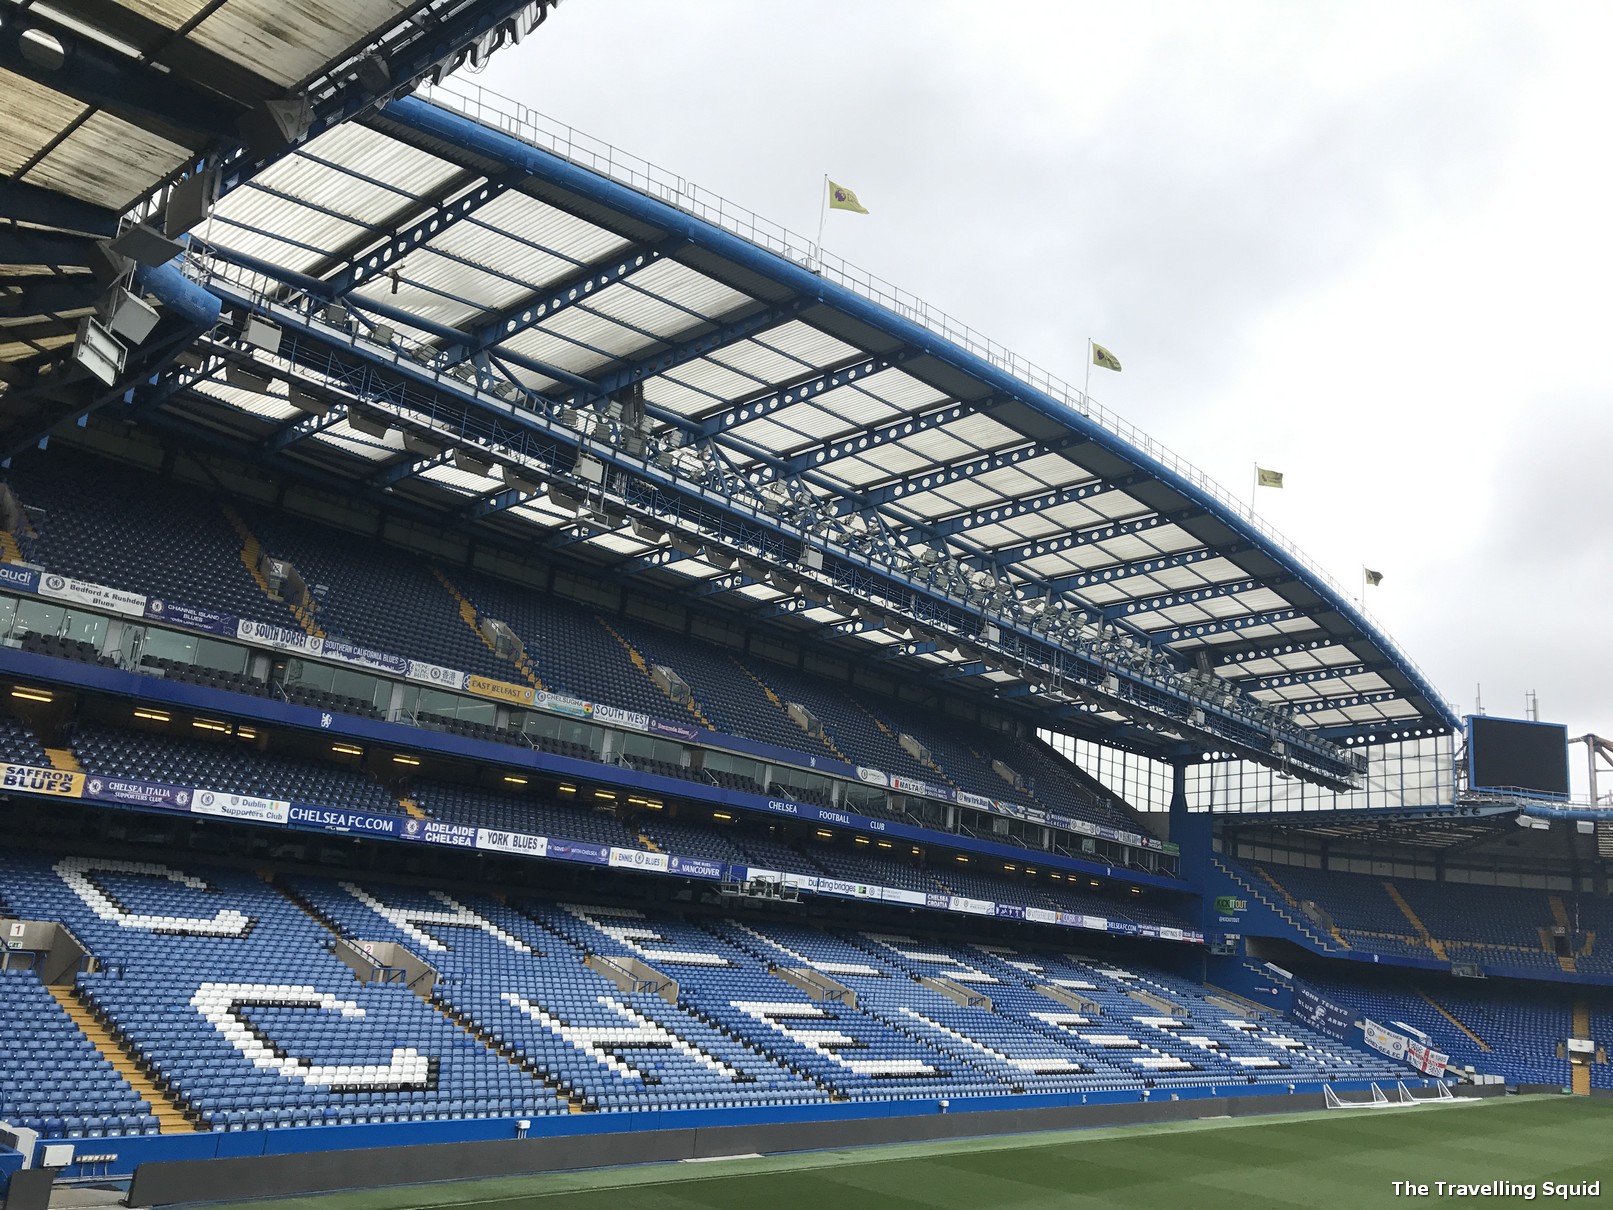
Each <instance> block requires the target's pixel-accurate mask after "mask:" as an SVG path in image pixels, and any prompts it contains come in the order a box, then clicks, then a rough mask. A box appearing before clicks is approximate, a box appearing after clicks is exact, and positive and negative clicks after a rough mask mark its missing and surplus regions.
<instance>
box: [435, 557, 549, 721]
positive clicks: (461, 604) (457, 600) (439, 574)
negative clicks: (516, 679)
mask: <svg viewBox="0 0 1613 1210" xmlns="http://www.w3.org/2000/svg"><path fill="white" fill-rule="evenodd" d="M431 574H432V576H433V577H434V578H435V579H436V581H437V583H439V584H441V585H442V586H443V588H444V590H446V591H447V593H448V595H449V596H450V597H452V598H453V599H454V605H455V607H456V608H457V609H458V610H459V618H460V620H461V621H462V622H464V623H465V625H467V626H469V627H470V628H471V631H472V632H473V633H474V634H475V635H476V637H477V638H478V639H480V640H481V642H482V646H484V647H486V648H487V650H488V651H489V652H491V653H492V654H493V655H495V656H497V655H498V649H497V648H496V647H494V646H493V643H492V641H491V640H490V639H489V638H488V637H487V636H486V635H485V634H483V633H482V627H481V624H480V619H481V614H480V613H479V612H478V611H477V609H476V605H475V603H474V602H472V601H471V599H470V598H469V597H467V596H466V595H465V594H464V593H462V592H461V591H459V586H458V585H457V584H455V583H454V582H453V581H452V580H450V579H449V578H448V576H447V573H445V572H444V571H443V570H442V569H441V568H437V567H433V568H431ZM513 664H514V667H515V670H516V671H517V672H519V673H520V674H521V676H522V678H523V679H524V680H525V681H526V682H527V683H528V684H529V685H531V686H532V687H533V688H534V689H537V690H539V691H540V692H541V691H542V689H543V687H544V686H543V682H542V681H540V680H539V679H538V674H537V673H536V672H535V671H533V668H532V661H531V660H530V659H528V658H527V654H526V651H525V650H524V649H523V650H522V652H521V654H520V656H519V657H517V658H516V659H515V660H514V661H513Z"/></svg>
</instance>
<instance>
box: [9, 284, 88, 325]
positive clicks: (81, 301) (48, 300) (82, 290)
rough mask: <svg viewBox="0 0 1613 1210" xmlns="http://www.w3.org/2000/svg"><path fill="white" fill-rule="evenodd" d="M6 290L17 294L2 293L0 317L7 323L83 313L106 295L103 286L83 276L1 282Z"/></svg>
mask: <svg viewBox="0 0 1613 1210" xmlns="http://www.w3.org/2000/svg"><path fill="white" fill-rule="evenodd" d="M4 287H14V288H15V292H13V291H11V290H7V291H6V292H5V293H0V317H4V318H6V319H21V318H23V317H25V316H29V315H47V314H50V313H53V312H57V311H79V310H83V309H84V308H86V307H93V306H94V305H95V302H96V300H97V299H98V298H100V297H101V295H102V294H104V293H105V292H106V290H105V287H103V286H102V285H101V283H100V282H98V281H96V280H95V279H94V278H93V277H85V276H84V275H83V274H81V273H79V274H74V275H73V276H72V277H40V276H35V277H6V278H0V288H4ZM14 330H15V329H7V331H14Z"/></svg>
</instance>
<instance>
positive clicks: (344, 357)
mask: <svg viewBox="0 0 1613 1210" xmlns="http://www.w3.org/2000/svg"><path fill="white" fill-rule="evenodd" d="M213 285H214V289H215V290H216V291H218V293H219V294H220V296H221V297H223V298H224V299H225V300H226V302H227V303H228V304H229V305H230V306H231V307H233V308H236V309H237V310H239V311H243V312H258V313H261V314H264V315H265V316H266V317H268V318H270V319H272V320H274V321H275V322H276V323H278V324H280V325H281V326H282V329H283V333H284V335H283V336H282V341H281V347H280V355H281V356H282V357H284V358H285V359H287V360H288V361H290V362H292V363H293V364H295V365H297V366H299V367H302V368H303V369H304V370H305V371H307V372H309V373H311V374H312V375H314V376H316V377H322V378H326V379H328V380H329V381H331V382H332V383H335V384H337V386H336V389H339V390H341V391H344V392H350V393H352V394H353V396H354V397H355V398H356V399H359V400H361V401H363V402H364V403H365V404H366V405H369V404H370V403H371V402H372V400H373V402H376V403H378V404H379V405H380V406H382V407H384V408H386V409H401V410H403V411H405V412H415V413H420V414H423V415H425V416H428V417H430V418H431V421H432V423H433V424H434V425H440V426H448V432H447V433H446V434H445V435H446V436H447V438H448V439H449V440H455V437H454V432H455V431H457V430H460V429H462V430H463V431H465V432H470V431H471V426H472V424H473V423H474V424H475V433H476V436H477V439H478V440H481V441H486V442H490V443H491V445H492V446H493V447H499V448H504V449H510V450H512V451H514V452H515V454H516V456H517V457H521V456H523V453H522V451H524V449H525V448H526V446H527V445H528V444H530V443H531V440H532V439H533V438H535V437H541V438H543V439H544V440H546V441H547V442H548V443H550V444H551V445H552V446H554V447H555V448H562V447H566V446H574V447H578V448H581V449H584V450H586V451H587V452H588V453H589V454H590V455H591V456H593V457H596V458H598V459H599V460H600V461H602V462H604V463H605V464H606V466H607V467H608V468H610V469H609V475H608V477H607V481H606V482H607V485H610V486H609V487H608V490H610V491H618V490H619V487H618V486H617V485H616V484H617V480H618V479H619V477H620V476H621V473H622V472H624V471H625V472H631V474H632V475H633V476H634V482H635V483H636V484H637V486H636V488H635V489H634V495H635V499H634V500H633V501H632V502H631V503H630V508H632V509H634V510H643V511H646V512H648V513H649V514H650V515H652V516H657V517H659V516H661V515H663V514H681V513H682V512H683V510H684V509H685V508H688V509H690V510H692V512H691V515H696V514H701V513H709V514H711V515H713V517H714V518H715V519H716V520H717V521H718V523H719V524H721V525H722V526H723V527H724V529H725V531H730V532H727V534H726V537H725V538H724V539H723V540H725V541H727V542H729V543H730V544H734V543H737V544H738V545H741V546H745V547H755V546H757V545H762V546H765V547H767V548H768V549H769V550H770V551H772V553H771V554H766V555H764V556H763V561H773V562H777V561H778V560H779V559H782V558H785V557H786V556H785V553H784V552H786V551H787V552H790V554H791V556H792V557H793V552H795V551H797V550H798V549H799V543H800V538H799V536H798V534H797V532H796V531H795V530H794V529H793V528H792V527H788V526H786V525H784V524H783V523H781V522H779V521H778V520H777V519H775V518H772V517H770V516H768V515H767V514H766V513H765V512H764V511H762V510H761V509H760V508H759V507H758V506H756V505H755V504H754V503H753V502H751V501H750V500H749V499H748V498H743V497H740V496H733V495H728V494H726V492H725V491H719V490H718V489H716V488H710V487H708V488H701V487H699V486H698V485H694V484H690V483H688V482H686V481H683V480H681V479H679V478H678V477H676V476H674V475H672V474H670V473H667V472H665V471H662V470H661V469H660V468H658V467H656V466H655V465H654V464H653V463H645V462H643V461H642V460H639V459H637V458H634V457H632V456H629V455H625V454H623V453H621V452H620V451H616V450H612V449H610V448H608V447H607V446H604V445H601V444H599V443H593V442H590V441H588V440H586V439H584V438H583V437H581V436H580V435H578V434H577V433H576V432H575V431H573V430H571V429H568V428H566V427H565V426H563V425H560V424H559V422H558V421H557V420H555V419H552V418H551V417H550V416H548V415H547V414H546V413H545V412H542V411H534V410H532V409H529V408H526V407H522V406H520V405H517V404H513V403H510V402H508V401H501V400H499V399H497V398H495V397H493V396H489V395H487V394H485V393H482V392H478V391H477V390H476V388H475V387H474V386H473V385H471V384H468V383H462V382H460V381H458V380H457V379H455V378H453V377H452V376H444V375H440V374H435V373H433V372H432V371H431V370H430V369H429V368H427V367H423V366H420V365H418V364H417V363H413V362H411V361H409V360H408V359H407V358H404V357H401V356H399V355H398V354H397V353H396V352H394V351H392V350H389V349H384V348H381V347H380V346H374V345H370V344H368V343H366V342H362V341H358V340H355V339H354V338H353V337H352V336H351V335H349V334H346V333H338V332H336V331H334V330H332V329H329V328H326V327H324V326H323V325H321V324H319V323H317V322H315V321H313V320H311V319H309V317H308V316H306V315H305V314H302V313H300V312H299V311H297V310H296V309H295V308H292V307H288V306H285V305H283V304H275V303H273V302H271V301H269V300H265V299H262V298H259V297H257V296H255V295H253V294H252V293H251V292H249V291H246V290H243V289H241V288H239V287H236V286H233V285H232V284H231V283H229V282H228V281H226V280H223V279H217V280H215V282H214V283H213ZM749 318H750V319H751V320H752V321H753V322H760V321H757V320H756V319H755V317H754V316H751V317H749ZM691 355H698V354H691ZM549 457H550V460H551V463H552V459H553V455H550V456H549ZM775 545H776V547H777V549H776V550H774V549H773V548H774V546H775ZM832 554H833V555H834V560H835V562H834V565H833V566H834V570H833V571H832V573H831V578H832V579H833V580H834V581H835V583H836V584H837V585H838V590H839V591H842V592H844V593H847V594H848V595H855V596H857V597H858V599H869V598H872V599H884V600H887V601H890V602H893V604H891V605H889V606H888V608H892V609H899V610H901V611H902V612H909V611H912V610H916V609H918V606H919V605H920V604H923V605H925V606H926V608H927V609H929V610H931V611H933V612H935V613H936V615H937V616H938V617H941V618H944V619H946V620H945V621H944V622H943V623H942V624H943V625H945V626H946V627H947V628H949V629H952V630H955V631H961V630H964V629H967V628H968V627H970V626H972V625H974V624H975V623H976V621H977V620H978V619H979V618H981V617H991V616H992V615H990V614H989V613H986V612H985V611H983V610H980V609H976V608H971V607H968V606H966V605H960V604H959V603H957V602H956V601H954V600H952V599H951V598H949V597H947V596H946V594H944V593H941V592H938V591H937V590H935V589H934V588H932V587H929V586H927V585H925V584H924V583H922V582H921V581H918V580H916V579H913V578H911V577H908V576H907V575H905V574H904V573H903V572H901V571H899V570H896V569H893V568H887V567H884V566H881V565H879V564H877V563H875V562H873V561H872V560H870V559H869V558H867V557H866V556H862V555H858V554H856V553H855V552H852V551H849V550H841V549H838V548H836V549H833V550H832ZM898 601H900V602H904V603H905V604H903V605H901V606H898V605H896V604H894V602H898ZM764 608H767V607H764ZM922 612H923V611H922V610H920V611H919V613H922ZM914 620H915V621H916V622H918V624H920V625H921V626H922V625H925V624H926V622H925V618H924V616H919V615H918V614H914ZM996 621H997V624H998V625H999V626H1000V628H1001V641H1002V642H1003V643H1004V644H1006V645H1008V646H1009V647H1010V648H1012V649H1013V650H1011V651H1010V652H1009V653H1008V656H1007V658H1009V659H1022V658H1024V655H1023V654H1016V652H1021V651H1022V650H1023V651H1025V652H1029V653H1030V654H1031V655H1032V656H1033V658H1035V659H1036V660H1037V661H1038V662H1049V661H1051V662H1055V663H1058V664H1059V665H1060V666H1061V667H1062V668H1063V673H1062V675H1063V676H1067V677H1069V678H1070V679H1072V680H1077V681H1082V682H1083V683H1086V684H1088V688H1087V689H1086V692H1088V693H1101V692H1102V690H1101V689H1098V688H1096V687H1095V686H1093V685H1092V684H1091V680H1092V677H1093V676H1095V675H1101V671H1095V670H1102V669H1105V668H1107V667H1108V666H1107V665H1104V664H1101V663H1098V662H1097V661H1096V658H1095V657H1093V656H1092V655H1091V654H1090V653H1089V654H1087V655H1082V654H1080V653H1078V652H1076V651H1073V650H1071V651H1068V652H1066V653H1065V655H1055V654H1054V653H1053V652H1051V651H1048V652H1043V651H1041V649H1040V642H1041V641H1040V640H1038V639H1036V638H1034V636H1031V635H1029V634H1028V633H1026V632H1025V630H1024V627H1023V626H1022V625H1021V624H1020V623H1018V622H1016V621H1014V620H1013V619H1011V618H1008V617H1006V616H1004V617H998V618H997V619H996ZM929 624H930V625H934V624H935V623H933V622H931V623H929ZM841 629H842V630H843V631H847V632H855V631H857V630H859V629H861V627H860V626H856V627H851V628H849V630H848V628H846V627H842V628H841ZM1065 656H1067V657H1068V658H1065ZM1114 671H1115V672H1116V673H1117V674H1118V675H1119V676H1120V677H1121V679H1122V683H1123V684H1124V685H1128V686H1131V688H1129V689H1128V690H1127V691H1126V695H1125V696H1126V701H1127V703H1128V705H1127V708H1128V709H1131V710H1136V711H1142V712H1147V713H1150V714H1171V712H1172V711H1173V710H1174V709H1175V708H1177V706H1179V704H1180V702H1181V701H1185V700H1186V699H1185V698H1183V697H1181V693H1182V692H1185V691H1179V690H1173V689H1172V688H1171V687H1170V686H1169V685H1167V684H1166V683H1165V682H1161V681H1159V680H1158V679H1157V678H1156V677H1154V676H1153V675H1152V674H1151V673H1150V672H1149V671H1147V670H1146V669H1133V668H1115V669H1114ZM1072 691H1073V690H1072ZM1206 709H1207V710H1208V712H1209V713H1211V714H1212V715H1213V716H1214V717H1215V718H1216V720H1217V722H1216V723H1215V725H1214V726H1215V729H1214V730H1213V731H1208V732H1207V734H1212V735H1213V736H1214V739H1215V742H1218V743H1221V744H1224V745H1225V746H1226V747H1227V749H1228V750H1232V751H1240V752H1245V753H1246V754H1248V755H1249V756H1250V758H1251V759H1256V760H1260V759H1269V756H1268V757H1262V756H1261V755H1260V750H1259V749H1258V748H1257V747H1251V745H1250V743H1249V742H1248V741H1247V740H1246V739H1244V738H1241V737H1242V736H1243V733H1244V732H1245V731H1249V730H1250V729H1251V724H1250V723H1249V722H1247V721H1246V720H1245V718H1244V714H1243V713H1242V712H1228V711H1227V710H1224V709H1222V708H1221V707H1218V706H1214V705H1213V704H1209V705H1207V706H1206ZM1172 717H1174V715H1172ZM1286 734H1288V735H1289V737H1290V740H1291V743H1292V744H1293V745H1294V746H1295V747H1296V749H1297V752H1298V753H1299V754H1300V755H1296V756H1295V757H1294V758H1293V759H1295V760H1300V761H1303V760H1306V759H1308V760H1311V761H1313V762H1315V763H1316V766H1317V768H1318V769H1320V770H1321V771H1320V772H1319V773H1318V776H1320V777H1323V778H1324V779H1325V778H1332V779H1333V780H1338V779H1340V778H1341V777H1343V776H1345V775H1346V772H1345V771H1346V770H1349V769H1351V768H1353V760H1352V759H1350V758H1349V757H1347V756H1345V755H1343V754H1339V755H1333V754H1332V753H1331V752H1330V751H1329V750H1328V749H1327V748H1325V747H1323V746H1318V749H1317V751H1316V752H1315V753H1312V752H1311V746H1310V743H1309V740H1308V737H1304V736H1301V735H1298V734H1295V733H1293V732H1287V733H1286ZM1335 769H1336V772H1330V771H1329V770H1335Z"/></svg>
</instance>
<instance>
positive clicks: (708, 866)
mask: <svg viewBox="0 0 1613 1210" xmlns="http://www.w3.org/2000/svg"><path fill="white" fill-rule="evenodd" d="M667 873H669V874H681V875H683V876H684V877H685V878H704V879H707V880H708V881H711V882H721V881H722V876H723V867H722V865H721V864H720V863H718V862H715V861H708V860H707V859H706V858H704V857H673V858H672V859H671V860H670V862H669V863H668V865H667Z"/></svg>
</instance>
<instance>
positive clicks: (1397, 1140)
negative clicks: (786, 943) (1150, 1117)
mask: <svg viewBox="0 0 1613 1210" xmlns="http://www.w3.org/2000/svg"><path fill="white" fill-rule="evenodd" d="M1397 1180H1401V1181H1413V1182H1419V1183H1422V1184H1426V1185H1428V1186H1429V1187H1430V1192H1429V1196H1427V1197H1418V1196H1406V1195H1399V1196H1397V1195H1396V1192H1395V1189H1394V1182H1395V1181H1397ZM1437 1181H1445V1182H1447V1184H1451V1183H1462V1184H1480V1183H1482V1182H1485V1181H1506V1182H1514V1183H1516V1184H1521V1185H1531V1184H1532V1185H1533V1186H1534V1187H1535V1198H1534V1199H1533V1200H1535V1201H1537V1202H1543V1201H1548V1200H1549V1201H1550V1202H1552V1203H1553V1204H1558V1205H1560V1204H1563V1202H1562V1200H1561V1198H1559V1197H1557V1196H1552V1197H1550V1198H1548V1197H1547V1191H1546V1189H1545V1187H1544V1184H1545V1182H1548V1181H1549V1182H1555V1183H1566V1184H1576V1183H1585V1182H1592V1181H1600V1182H1601V1183H1602V1188H1601V1191H1600V1196H1580V1197H1574V1198H1570V1199H1569V1201H1570V1203H1572V1204H1575V1205H1580V1206H1585V1207H1589V1206H1591V1205H1593V1204H1595V1203H1598V1202H1601V1201H1602V1198H1604V1197H1605V1198H1607V1199H1609V1202H1610V1203H1613V1101H1588V1100H1586V1099H1585V1098H1568V1097H1539V1096H1537V1097H1524V1098H1508V1099H1505V1100H1502V1099H1499V1098H1497V1099H1495V1100H1489V1101H1483V1102H1479V1103H1477V1104H1465V1105H1462V1104H1459V1105H1454V1106H1453V1105H1441V1106H1432V1107H1425V1108H1415V1109H1382V1110H1354V1111H1347V1110H1346V1111H1341V1110H1334V1111H1332V1112H1326V1113H1307V1114H1297V1115H1293V1116H1283V1117H1262V1118H1242V1119H1220V1120H1211V1121H1202V1122H1193V1123H1180V1124H1172V1125H1157V1126H1130V1127H1123V1128H1116V1129H1102V1130H1081V1131H1063V1132H1058V1133H1050V1134H1034V1135H1016V1136H1013V1137H1008V1138H991V1139H973V1140H959V1141H952V1142H944V1143H925V1144H916V1145H911V1146H891V1147H869V1148H863V1149H858V1150H849V1151H818V1152H810V1153H805V1154H799V1155H790V1156H777V1157H767V1158H762V1159H748V1160H747V1159H734V1160H718V1161H713V1162H709V1163H696V1164H689V1163H684V1164H654V1165H644V1166H642V1167H630V1168H612V1169H607V1170H600V1171H592V1172H575V1173H557V1174H552V1175H547V1176H538V1177H519V1178H499V1179H491V1180H483V1181H469V1182H457V1183H451V1184H439V1185H423V1186H414V1187H412V1188H407V1189H376V1190H370V1191H366V1192H359V1193H340V1194H326V1195H322V1196H319V1197H300V1198H290V1199H279V1200H273V1201H257V1202H248V1203H236V1204H237V1205H241V1206H242V1207H243V1208H244V1207H247V1206H251V1207H253V1210H269V1208H270V1207H272V1208H273V1210H427V1208H433V1210H435V1208H436V1207H454V1208H456V1210H484V1208H485V1210H523V1208H525V1207H534V1208H539V1210H1087V1208H1089V1207H1090V1208H1092V1210H1097V1208H1099V1207H1105V1208H1108V1207H1120V1208H1125V1210H1129V1208H1133V1207H1135V1208H1137V1210H1219V1208H1220V1207H1227V1208H1228V1210H1233V1208H1236V1210H1260V1208H1262V1207H1279V1206H1281V1207H1292V1206H1300V1207H1305V1208H1306V1210H1330V1208H1332V1207H1339V1208H1340V1210H1345V1208H1349V1210H1355V1208H1357V1207H1363V1206H1386V1205H1391V1204H1401V1205H1405V1206H1407V1207H1413V1206H1416V1205H1418V1204H1419V1203H1421V1204H1423V1205H1430V1204H1432V1203H1443V1204H1455V1203H1459V1202H1473V1203H1483V1204H1484V1205H1486V1206H1512V1205H1524V1204H1526V1203H1527V1202H1528V1201H1529V1200H1530V1199H1528V1198H1527V1197H1524V1196H1497V1195H1493V1194H1492V1195H1489V1196H1468V1197H1463V1196H1455V1197H1453V1196H1449V1195H1447V1196H1445V1197H1441V1196H1439V1194H1438V1190H1437V1189H1436V1188H1435V1187H1434V1183H1435V1182H1437Z"/></svg>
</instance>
